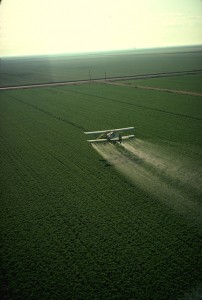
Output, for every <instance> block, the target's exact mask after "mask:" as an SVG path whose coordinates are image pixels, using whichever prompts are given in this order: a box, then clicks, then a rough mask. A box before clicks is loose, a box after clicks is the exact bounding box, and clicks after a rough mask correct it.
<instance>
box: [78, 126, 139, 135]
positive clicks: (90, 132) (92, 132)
mask: <svg viewBox="0 0 202 300" xmlns="http://www.w3.org/2000/svg"><path fill="white" fill-rule="evenodd" d="M131 129H134V127H126V128H118V129H108V130H100V131H88V132H84V133H85V134H97V133H107V132H111V131H113V132H114V131H126V130H131Z"/></svg>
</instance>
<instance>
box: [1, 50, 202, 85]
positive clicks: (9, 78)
mask: <svg viewBox="0 0 202 300" xmlns="http://www.w3.org/2000/svg"><path fill="white" fill-rule="evenodd" d="M193 70H195V71H200V70H202V46H195V47H173V48H172V47H171V48H163V49H147V50H143V49H142V50H141V49H139V50H138V49H136V50H130V51H117V52H106V53H89V54H77V55H76V54H74V55H73V54H72V55H70V54H69V55H60V56H38V57H20V58H16V59H13V58H2V59H1V60H0V86H12V85H25V84H34V83H35V84H36V83H43V82H60V81H74V80H86V79H87V80H88V79H90V78H91V79H95V78H105V76H106V77H107V78H111V77H117V76H134V75H139V74H150V73H162V72H179V71H193Z"/></svg>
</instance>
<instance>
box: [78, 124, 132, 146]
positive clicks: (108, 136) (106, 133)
mask: <svg viewBox="0 0 202 300" xmlns="http://www.w3.org/2000/svg"><path fill="white" fill-rule="evenodd" d="M133 129H134V127H126V128H118V129H108V130H100V131H88V132H84V133H85V134H92V135H97V134H99V136H98V137H97V138H96V139H94V140H87V141H88V142H89V143H108V142H109V143H116V142H119V143H121V142H122V141H123V140H128V139H131V138H134V137H135V136H134V134H130V135H123V134H124V131H128V130H133Z"/></svg>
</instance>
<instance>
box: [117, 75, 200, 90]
mask: <svg viewBox="0 0 202 300" xmlns="http://www.w3.org/2000/svg"><path fill="white" fill-rule="evenodd" d="M119 82H120V83H124V84H128V85H132V86H133V85H134V86H138V85H143V86H152V87H159V88H164V89H173V90H174V89H175V90H183V91H190V92H198V93H202V84H201V83H202V75H183V76H172V77H162V78H152V79H143V80H123V81H119Z"/></svg>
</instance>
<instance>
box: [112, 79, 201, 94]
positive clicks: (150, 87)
mask: <svg viewBox="0 0 202 300" xmlns="http://www.w3.org/2000/svg"><path fill="white" fill-rule="evenodd" d="M106 84H113V85H119V86H127V87H132V88H138V89H144V90H153V91H161V92H168V93H177V94H185V95H192V96H200V97H201V96H202V93H195V92H189V91H180V90H171V89H164V88H160V87H152V86H145V85H130V84H125V83H118V82H106Z"/></svg>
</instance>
